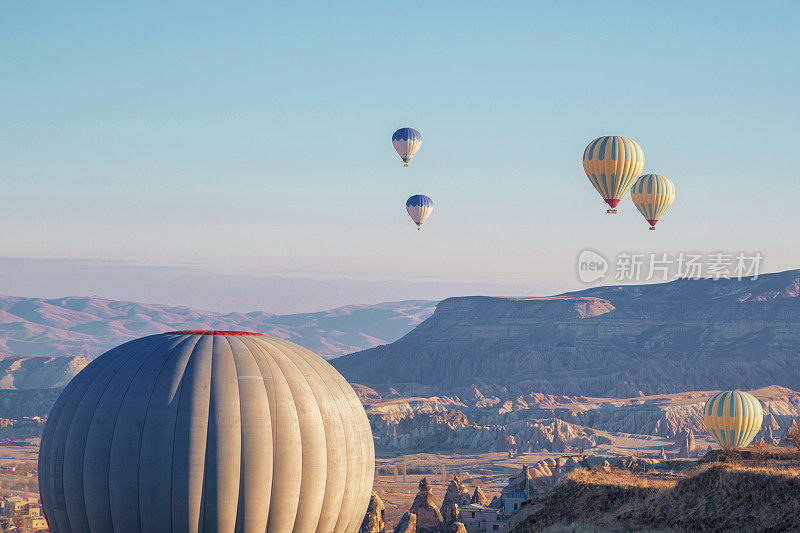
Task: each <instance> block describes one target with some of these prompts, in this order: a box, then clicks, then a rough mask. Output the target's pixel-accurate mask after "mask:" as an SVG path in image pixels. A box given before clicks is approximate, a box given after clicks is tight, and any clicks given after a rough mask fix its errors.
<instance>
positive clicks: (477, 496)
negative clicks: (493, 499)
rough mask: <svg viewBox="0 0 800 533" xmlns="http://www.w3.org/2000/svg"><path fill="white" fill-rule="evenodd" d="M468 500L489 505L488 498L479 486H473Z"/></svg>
mask: <svg viewBox="0 0 800 533" xmlns="http://www.w3.org/2000/svg"><path fill="white" fill-rule="evenodd" d="M469 502H470V503H477V504H478V505H489V498H487V497H486V495H485V494H484V493H483V491H482V490H481V488H480V487H475V491H474V492H473V493H472V497H471V498H470V499H469Z"/></svg>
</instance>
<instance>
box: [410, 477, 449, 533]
mask: <svg viewBox="0 0 800 533" xmlns="http://www.w3.org/2000/svg"><path fill="white" fill-rule="evenodd" d="M409 512H410V513H412V514H415V515H416V517H417V524H416V531H417V533H440V532H441V530H442V525H443V524H444V518H443V517H442V513H441V511H439V505H438V504H437V503H436V498H435V497H434V495H433V485H431V482H430V481H428V478H427V477H424V478H422V480H421V481H420V482H419V492H418V493H417V496H416V497H415V498H414V503H412V504H411V509H410V510H409Z"/></svg>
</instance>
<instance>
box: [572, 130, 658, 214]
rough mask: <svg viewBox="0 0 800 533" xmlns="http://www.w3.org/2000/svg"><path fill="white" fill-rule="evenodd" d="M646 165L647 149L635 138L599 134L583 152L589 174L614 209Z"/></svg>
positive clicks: (587, 173) (585, 169) (612, 211)
mask: <svg viewBox="0 0 800 533" xmlns="http://www.w3.org/2000/svg"><path fill="white" fill-rule="evenodd" d="M643 168H644V152H642V149H641V147H640V146H639V145H638V144H636V141H634V140H632V139H628V138H627V137H620V136H618V135H608V136H605V137H599V138H597V139H595V140H593V141H592V142H590V143H589V146H587V147H586V150H584V151H583V170H584V172H586V177H587V178H589V181H590V182H591V183H592V185H594V188H595V189H597V192H599V193H600V196H602V197H603V200H605V202H606V203H607V204H608V206H609V207H610V208H611V209H609V210H608V211H607V212H608V213H616V212H617V211H616V210H615V209H614V208H615V207H617V204H618V203H619V201H620V200H621V199H622V197H623V196H625V194H626V193H627V192H628V190H630V188H631V185H633V182H634V181H636V178H637V177H638V176H639V174H641V173H642V169H643Z"/></svg>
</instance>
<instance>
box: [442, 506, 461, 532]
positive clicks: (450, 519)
mask: <svg viewBox="0 0 800 533" xmlns="http://www.w3.org/2000/svg"><path fill="white" fill-rule="evenodd" d="M443 516H444V524H443V526H444V531H445V532H447V533H449V532H450V531H453V530H454V529H455V528H456V524H458V523H459V522H458V505H456V504H455V503H454V504H452V505H450V507H448V509H447V512H446V513H443Z"/></svg>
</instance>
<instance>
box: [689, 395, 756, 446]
mask: <svg viewBox="0 0 800 533" xmlns="http://www.w3.org/2000/svg"><path fill="white" fill-rule="evenodd" d="M763 420H764V411H762V409H761V403H760V402H759V401H758V400H757V399H756V398H755V397H754V396H753V395H751V394H747V393H746V392H742V391H739V390H732V391H725V392H718V393H717V394H715V395H714V396H712V397H711V398H709V399H708V400H707V401H706V403H705V405H704V406H703V422H705V424H706V427H707V428H708V431H709V432H710V433H711V436H712V437H714V440H715V441H717V443H718V444H719V445H720V446H722V447H723V448H725V449H726V450H737V449H739V448H744V447H745V446H747V445H748V444H750V441H752V440H753V437H755V436H756V433H758V431H759V430H760V429H761V422H762V421H763Z"/></svg>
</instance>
